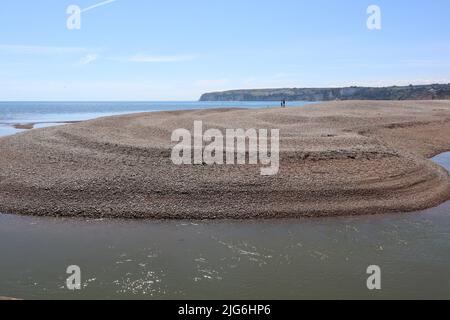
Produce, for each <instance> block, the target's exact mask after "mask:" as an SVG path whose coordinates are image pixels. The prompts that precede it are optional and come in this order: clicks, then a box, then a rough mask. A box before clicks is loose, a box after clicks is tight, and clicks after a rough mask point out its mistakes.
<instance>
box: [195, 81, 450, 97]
mask: <svg viewBox="0 0 450 320" xmlns="http://www.w3.org/2000/svg"><path fill="white" fill-rule="evenodd" d="M448 99H450V84H430V85H409V86H391V87H342V88H280V89H253V90H252V89H248V90H230V91H222V92H210V93H205V94H203V95H202V96H201V97H200V101H279V100H288V101H333V100H448Z"/></svg>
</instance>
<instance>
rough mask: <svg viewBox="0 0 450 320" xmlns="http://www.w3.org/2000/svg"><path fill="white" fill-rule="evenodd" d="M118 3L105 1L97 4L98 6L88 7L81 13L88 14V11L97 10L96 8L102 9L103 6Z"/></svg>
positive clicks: (114, 0) (112, 0) (113, 0)
mask: <svg viewBox="0 0 450 320" xmlns="http://www.w3.org/2000/svg"><path fill="white" fill-rule="evenodd" d="M116 1H117V0H106V1H103V2H100V3H97V4H94V5H93V6H90V7H87V8H85V9H83V10H81V12H86V11H89V10H92V9H95V8H98V7H101V6H104V5H107V4H110V3H112V2H116Z"/></svg>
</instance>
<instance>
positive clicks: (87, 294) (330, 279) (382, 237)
mask: <svg viewBox="0 0 450 320" xmlns="http://www.w3.org/2000/svg"><path fill="white" fill-rule="evenodd" d="M434 161H436V162H437V163H439V164H440V165H442V166H444V167H446V168H447V169H449V170H450V153H445V154H442V155H440V156H438V157H436V158H435V159H434ZM374 264H375V265H379V266H380V267H381V270H382V290H381V291H377V292H372V291H369V290H367V288H366V279H367V276H368V275H366V268H367V267H368V266H369V265H374ZM69 265H78V266H80V267H81V271H82V283H83V288H82V290H79V291H77V292H72V291H69V290H67V289H66V288H65V279H66V277H67V276H68V275H66V273H65V271H66V268H67V266H69ZM2 295H4V296H13V297H18V298H25V299H33V298H39V299H50V298H67V299H73V298H130V299H133V298H139V299H140V298H148V299H168V298H177V299H185V298H190V299H192V298H193V299H211V298H213V299H214V298H232V299H240V298H252V299H265V298H267V299H300V298H370V299H372V298H373V299H378V298H447V299H449V298H450V202H447V203H444V204H442V205H441V206H439V207H437V208H433V209H429V210H425V211H422V212H418V213H410V214H395V215H377V216H365V217H341V218H321V219H296V220H270V221H214V222H211V221H124V220H86V219H62V218H36V217H24V216H15V215H5V214H0V296H2Z"/></svg>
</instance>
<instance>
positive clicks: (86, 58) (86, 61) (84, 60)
mask: <svg viewBox="0 0 450 320" xmlns="http://www.w3.org/2000/svg"><path fill="white" fill-rule="evenodd" d="M98 57H99V56H98V54H94V53H92V54H87V55H85V56H84V57H83V58H81V60H80V63H79V64H80V65H82V66H84V65H87V64H90V63H92V62H94V61H95V60H97V59H98Z"/></svg>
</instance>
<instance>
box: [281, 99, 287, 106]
mask: <svg viewBox="0 0 450 320" xmlns="http://www.w3.org/2000/svg"><path fill="white" fill-rule="evenodd" d="M281 107H282V108H286V100H284V99H283V100H281Z"/></svg>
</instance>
